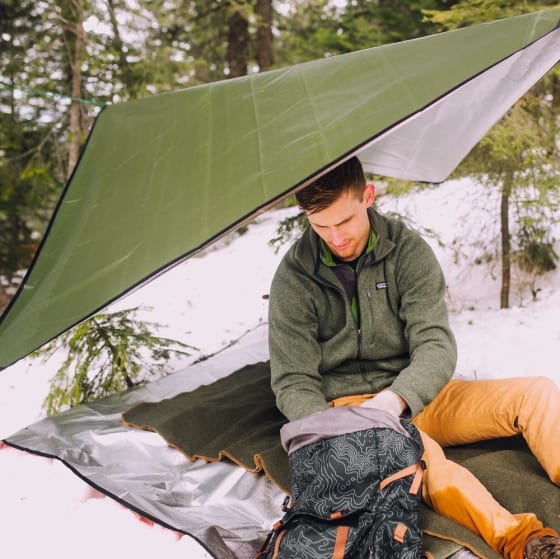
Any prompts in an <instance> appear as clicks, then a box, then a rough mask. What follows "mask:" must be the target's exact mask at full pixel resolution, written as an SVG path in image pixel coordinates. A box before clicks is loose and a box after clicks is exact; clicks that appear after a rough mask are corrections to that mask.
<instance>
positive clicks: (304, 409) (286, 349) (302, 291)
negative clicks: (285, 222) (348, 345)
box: [269, 251, 328, 421]
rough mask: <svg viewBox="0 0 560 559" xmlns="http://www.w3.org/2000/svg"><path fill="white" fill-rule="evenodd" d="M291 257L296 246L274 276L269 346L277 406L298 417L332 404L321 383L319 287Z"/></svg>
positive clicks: (285, 413) (288, 415)
mask: <svg viewBox="0 0 560 559" xmlns="http://www.w3.org/2000/svg"><path fill="white" fill-rule="evenodd" d="M290 257H291V251H289V252H288V253H287V254H286V256H285V257H284V259H283V260H282V262H281V263H280V266H279V267H278V269H277V271H276V273H275V275H274V278H273V280H272V285H271V290H270V301H269V350H270V368H271V383H272V390H273V392H274V394H275V396H276V405H277V407H278V409H279V410H280V411H281V412H282V413H283V414H284V415H285V416H286V417H287V418H288V419H289V420H290V421H292V420H294V419H299V418H301V417H304V416H306V415H310V414H312V413H315V412H318V411H321V410H325V409H327V408H328V404H327V401H326V399H325V396H324V393H323V391H322V386H321V385H322V377H321V373H320V363H321V348H320V346H319V343H318V341H317V332H318V327H317V315H316V312H315V308H314V302H313V292H312V290H313V288H314V286H313V284H312V282H310V280H309V279H307V278H306V277H305V275H304V274H303V272H302V271H301V270H298V267H297V265H296V264H294V262H293V261H291V258H290Z"/></svg>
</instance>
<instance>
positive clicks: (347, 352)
mask: <svg viewBox="0 0 560 559" xmlns="http://www.w3.org/2000/svg"><path fill="white" fill-rule="evenodd" d="M368 211H369V218H370V222H371V226H372V228H373V231H374V232H375V235H376V237H377V239H376V243H375V246H374V247H373V250H371V251H370V252H368V253H366V254H364V255H363V256H362V257H361V258H360V260H359V262H358V265H357V268H356V274H357V300H358V306H359V317H360V319H359V321H360V323H359V324H358V323H357V321H356V319H355V318H354V315H353V313H352V310H351V306H350V301H349V299H348V296H347V295H346V293H345V291H344V288H343V286H342V284H341V282H340V280H339V278H338V276H337V274H336V273H335V271H334V269H333V268H332V266H327V265H326V264H325V263H324V262H323V261H322V259H321V257H320V251H321V248H320V243H319V237H318V235H317V234H316V233H315V232H314V231H313V229H311V228H310V227H308V228H307V229H306V231H305V232H304V234H303V235H302V237H301V238H300V239H299V240H298V241H297V242H296V243H295V244H294V245H293V246H292V247H291V248H290V249H289V251H288V252H287V253H286V255H285V256H284V258H283V259H282V262H281V263H280V265H279V267H278V269H277V271H276V273H275V276H274V279H273V281H272V286H271V292H270V306H269V348H270V364H271V374H272V390H273V391H274V393H275V395H276V403H277V406H278V408H279V409H280V411H281V412H282V413H283V414H284V415H285V416H286V417H287V418H288V419H289V420H294V419H298V418H301V417H304V416H306V415H309V414H311V413H314V412H317V411H320V410H324V409H326V408H327V407H328V401H329V400H332V399H334V398H338V397H340V396H345V395H349V394H365V393H373V392H378V391H380V390H382V389H383V388H387V387H391V390H393V391H395V392H396V393H397V394H399V395H400V396H401V397H402V398H403V399H404V400H405V401H406V403H407V404H408V407H409V410H410V416H411V417H414V416H415V415H416V414H418V413H419V412H420V411H421V410H422V409H423V408H424V406H426V405H427V404H428V403H429V402H430V401H431V400H432V399H433V398H434V397H435V396H436V394H437V393H438V392H439V391H440V390H441V389H442V388H443V386H444V385H445V384H446V383H447V382H448V381H449V379H450V378H451V376H452V375H453V372H454V370H455V365H456V360H457V348H456V344H455V339H454V337H453V334H452V332H451V330H450V328H449V323H448V313H447V306H446V303H445V299H444V296H445V280H444V277H443V273H442V271H441V268H440V266H439V263H438V261H437V259H436V257H435V255H434V253H433V251H432V250H431V248H430V247H429V245H428V244H427V243H426V242H425V241H424V240H423V239H422V238H421V237H420V236H419V235H418V234H417V233H415V232H414V231H412V230H410V229H409V228H407V227H406V226H405V225H404V224H403V223H402V222H400V221H397V220H394V219H390V218H388V217H386V216H382V215H381V214H379V213H378V212H376V211H375V210H373V209H371V208H370V209H369V210H368ZM341 265H342V266H346V264H341Z"/></svg>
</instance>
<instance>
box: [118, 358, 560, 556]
mask: <svg viewBox="0 0 560 559" xmlns="http://www.w3.org/2000/svg"><path fill="white" fill-rule="evenodd" d="M123 421H124V423H125V424H127V425H129V426H131V427H135V428H140V429H148V430H151V431H155V432H157V433H159V434H160V435H161V436H162V437H163V438H164V439H165V440H166V441H167V443H168V444H169V445H171V446H173V447H175V448H177V449H178V450H179V451H181V452H182V453H184V454H185V455H186V456H188V457H189V458H190V459H193V460H194V459H197V458H203V459H205V460H209V461H216V460H221V459H229V460H232V461H233V462H235V463H237V464H239V465H240V466H242V467H243V468H245V469H247V470H249V471H252V472H264V473H265V474H266V475H267V476H269V477H270V479H272V481H274V482H275V484H276V485H278V486H279V487H280V488H281V489H282V490H283V491H285V492H286V493H288V492H289V490H290V485H291V483H290V473H289V469H288V457H287V454H286V452H285V451H284V449H283V448H282V446H281V444H280V435H279V430H280V427H281V426H282V425H283V423H284V422H285V421H286V420H285V418H284V417H283V416H282V415H281V414H280V412H279V411H278V410H277V408H276V406H275V403H274V396H273V394H272V391H271V389H270V369H269V364H268V363H264V362H263V363H256V364H254V365H249V366H247V367H244V368H243V369H240V370H239V371H236V372H234V373H232V374H231V375H229V376H227V377H225V378H223V379H220V380H218V381H216V382H214V383H212V384H209V385H204V386H201V387H199V388H197V389H196V390H194V391H192V392H185V393H182V394H178V395H177V396H175V397H173V398H169V399H167V400H162V401H160V402H156V403H141V404H138V405H136V406H134V407H132V408H131V409H129V410H127V411H126V412H125V413H124V414H123ZM551 444H558V441H551ZM446 454H447V456H448V458H450V459H451V460H454V461H456V462H459V463H461V464H462V465H463V466H465V467H467V468H468V469H469V470H471V471H472V472H473V473H474V474H475V475H476V476H477V477H478V478H479V479H480V480H481V481H482V483H484V485H485V486H486V487H487V488H488V489H489V490H490V491H491V492H492V493H493V494H494V496H495V497H496V499H497V500H498V501H499V502H501V503H502V504H503V505H504V506H505V507H506V508H508V510H511V511H512V512H514V513H520V512H534V513H535V514H536V515H537V516H538V517H539V518H540V519H541V520H542V521H543V523H544V524H545V525H548V526H551V527H553V528H556V529H557V530H559V531H560V489H559V488H557V487H556V486H554V485H553V484H552V483H551V482H550V481H549V480H548V478H547V477H546V474H545V473H544V471H543V470H542V468H541V467H540V465H539V464H538V463H537V461H536V460H535V459H534V458H533V456H532V455H531V453H530V451H529V450H528V448H527V447H526V445H525V443H524V442H523V440H521V439H520V438H518V437H513V438H511V439H500V440H496V441H486V442H484V443H478V444H473V445H466V446H461V447H453V448H448V449H446ZM422 528H423V530H424V534H425V541H424V546H425V549H426V551H427V552H429V553H430V554H431V555H432V556H433V557H434V558H435V559H445V558H447V557H449V556H450V555H452V554H453V553H455V552H456V551H458V550H459V549H460V548H461V547H467V548H468V549H470V550H471V551H472V552H473V553H475V554H476V555H478V556H479V557H483V558H488V559H495V558H498V557H499V555H497V554H496V553H495V552H493V551H492V550H491V549H490V548H489V547H488V546H487V545H486V544H485V543H484V542H483V541H482V540H481V539H480V538H479V537H478V536H475V535H474V534H472V533H471V532H469V531H468V530H466V529H464V528H462V527H461V526H458V525H457V524H455V523H454V522H452V521H450V520H448V519H446V518H443V517H442V516H440V515H438V514H436V513H434V512H433V511H431V510H430V509H428V508H427V507H423V509H422Z"/></svg>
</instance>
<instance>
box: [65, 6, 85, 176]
mask: <svg viewBox="0 0 560 559" xmlns="http://www.w3.org/2000/svg"><path fill="white" fill-rule="evenodd" d="M62 13H63V17H64V20H63V22H62V25H63V35H64V40H65V43H66V48H67V52H68V68H69V76H68V78H69V85H70V95H71V97H72V99H73V100H72V102H71V104H70V130H69V144H68V167H67V176H68V177H69V176H70V175H71V174H72V171H73V170H74V167H75V166H76V163H77V162H78V157H79V156H80V146H81V145H82V142H83V139H84V137H85V134H86V130H85V123H84V118H83V115H82V105H81V102H80V101H79V100H78V99H80V98H81V96H82V60H83V58H84V52H85V40H86V34H85V31H84V27H83V22H84V3H83V0H67V1H66V2H63V12H62Z"/></svg>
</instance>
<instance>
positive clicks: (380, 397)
mask: <svg viewBox="0 0 560 559" xmlns="http://www.w3.org/2000/svg"><path fill="white" fill-rule="evenodd" d="M362 407H364V408H373V409H378V410H383V411H386V412H387V413H390V414H391V415H394V416H395V417H400V416H401V414H402V413H403V412H404V410H406V408H407V407H408V406H407V404H406V402H405V401H404V400H403V399H402V398H401V397H400V396H399V395H398V394H397V393H396V392H393V391H391V390H382V391H381V392H379V394H376V395H375V396H374V397H373V398H370V399H369V400H366V401H365V402H364V403H363V404H362Z"/></svg>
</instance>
